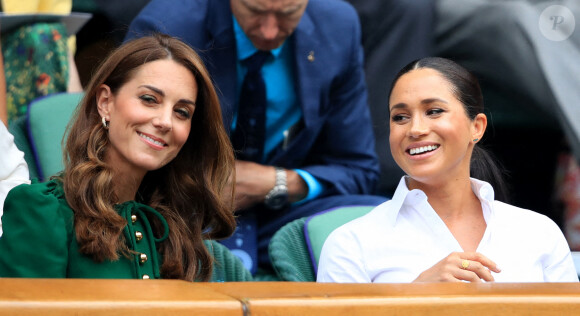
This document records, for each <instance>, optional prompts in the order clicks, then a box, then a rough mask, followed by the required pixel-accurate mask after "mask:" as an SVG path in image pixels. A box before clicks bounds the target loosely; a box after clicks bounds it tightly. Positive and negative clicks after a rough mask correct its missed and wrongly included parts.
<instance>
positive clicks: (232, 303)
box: [0, 279, 580, 316]
mask: <svg viewBox="0 0 580 316" xmlns="http://www.w3.org/2000/svg"><path fill="white" fill-rule="evenodd" d="M578 313H580V283H481V284H470V283H454V284H451V283H424V284H317V283H292V282H247V283H241V282H240V283H188V282H185V281H177V280H73V279H68V280H63V279H0V315H14V314H17V315H56V314H58V315H67V314H68V315H129V314H138V315H171V316H176V315H212V316H213V315H216V316H217V315H252V316H255V315H333V316H337V315H345V314H346V315H378V314H380V315H389V314H391V315H395V314H398V315H426V314H427V315H446V316H448V315H461V316H466V315H469V316H473V315H491V314H509V315H530V314H543V315H558V316H563V315H572V314H578Z"/></svg>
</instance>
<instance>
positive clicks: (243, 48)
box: [232, 15, 286, 61]
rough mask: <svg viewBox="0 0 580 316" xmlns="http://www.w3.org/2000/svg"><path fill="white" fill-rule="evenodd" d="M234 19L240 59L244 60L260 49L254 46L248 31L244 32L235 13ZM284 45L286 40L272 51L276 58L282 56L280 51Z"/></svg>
mask: <svg viewBox="0 0 580 316" xmlns="http://www.w3.org/2000/svg"><path fill="white" fill-rule="evenodd" d="M232 20H233V21H234V34H235V36H236V48H237V52H238V61H242V60H244V59H246V58H248V57H250V56H252V55H253V54H254V53H255V52H257V51H258V49H257V48H256V47H254V44H253V43H252V41H250V39H249V38H248V36H247V35H246V33H244V31H243V30H242V27H241V26H240V24H239V23H238V20H236V17H235V16H234V15H232ZM284 45H286V41H284V43H282V45H280V47H278V48H276V49H273V50H271V51H270V52H271V53H272V55H273V56H274V58H278V57H279V56H280V53H281V52H282V48H283V47H284Z"/></svg>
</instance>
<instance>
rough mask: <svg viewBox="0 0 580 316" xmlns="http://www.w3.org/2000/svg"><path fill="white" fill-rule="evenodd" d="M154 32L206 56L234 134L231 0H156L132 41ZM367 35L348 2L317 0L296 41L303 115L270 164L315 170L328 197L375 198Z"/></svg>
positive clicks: (140, 17) (139, 19)
mask: <svg viewBox="0 0 580 316" xmlns="http://www.w3.org/2000/svg"><path fill="white" fill-rule="evenodd" d="M152 32H160V33H165V34H169V35H171V36H175V37H178V38H180V39H182V40H183V41H184V42H186V43H187V44H189V45H190V46H192V47H193V48H194V49H195V50H196V51H197V52H198V53H199V54H200V56H201V57H202V59H203V60H204V62H205V64H206V66H207V68H208V70H209V72H210V74H211V75H212V78H213V80H214V81H215V84H216V88H217V90H218V94H219V96H220V102H221V107H222V115H223V120H224V124H225V127H226V129H229V128H230V127H231V125H232V124H231V123H232V118H233V113H234V112H235V110H236V107H237V100H236V85H237V84H238V83H237V75H236V56H237V55H236V41H235V36H234V30H233V21H232V12H231V8H230V0H172V1H168V0H152V1H151V2H150V3H149V4H148V5H147V6H146V7H145V8H144V9H143V10H142V11H141V12H140V13H139V15H138V16H137V17H136V18H135V20H133V22H132V23H131V26H130V28H129V32H128V33H127V38H126V39H127V40H128V39H131V38H135V37H140V36H145V35H148V34H151V33H152ZM360 36H361V35H360V25H359V21H358V17H357V15H356V11H355V10H354V9H353V8H352V7H351V6H350V5H349V4H348V3H346V2H343V1H338V0H310V1H309V3H308V6H307V8H306V11H305V13H304V15H303V17H302V19H301V20H300V23H299V24H298V26H297V28H296V30H295V31H294V33H293V34H292V36H291V37H290V38H289V39H288V41H290V42H289V43H288V44H290V45H292V47H293V50H294V57H295V78H296V82H295V87H296V93H297V99H298V100H299V103H300V106H301V107H302V113H303V117H302V121H301V123H300V128H299V130H298V131H297V132H296V133H292V134H293V135H292V136H291V138H290V139H289V140H288V143H287V146H286V148H282V146H279V147H278V148H277V149H275V150H274V152H273V153H272V154H271V155H270V157H268V161H267V164H269V165H274V166H280V167H284V168H287V169H297V168H299V169H303V170H305V171H307V172H309V173H310V174H312V175H313V176H314V177H315V178H317V179H318V180H319V181H321V182H322V183H324V184H325V186H326V190H325V191H324V192H323V193H322V195H323V196H326V195H334V194H368V193H373V190H374V186H375V184H376V182H377V180H378V176H379V164H378V159H377V156H376V153H375V149H374V146H375V139H374V135H373V131H372V126H371V120H370V114H369V109H368V105H367V92H366V85H365V81H364V72H363V51H362V46H361V37H360ZM309 55H313V57H314V60H312V59H311V58H310V59H309V58H308V56H309ZM386 88H387V87H385V89H386ZM387 120H388V117H385V124H388V121H387ZM385 145H386V144H385Z"/></svg>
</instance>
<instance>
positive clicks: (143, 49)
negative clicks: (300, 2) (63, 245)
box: [61, 34, 235, 281]
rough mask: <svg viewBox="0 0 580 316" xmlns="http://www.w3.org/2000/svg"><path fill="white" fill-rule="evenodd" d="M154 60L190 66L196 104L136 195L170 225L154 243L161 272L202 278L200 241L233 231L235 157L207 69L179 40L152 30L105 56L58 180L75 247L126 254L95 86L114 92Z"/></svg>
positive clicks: (98, 254) (95, 253) (73, 127)
mask: <svg viewBox="0 0 580 316" xmlns="http://www.w3.org/2000/svg"><path fill="white" fill-rule="evenodd" d="M160 59H170V60H173V61H175V62H177V63H179V64H180V65H183V66H184V67H186V68H187V69H189V70H190V71H191V73H192V74H193V76H194V78H195V80H196V83H197V85H198V95H197V100H196V109H195V112H194V114H193V117H192V121H191V131H190V134H189V137H188V139H187V142H186V143H185V145H184V146H183V147H182V149H181V151H180V152H179V153H178V155H177V156H176V157H175V159H173V160H172V161H171V162H170V163H168V164H167V165H165V166H164V167H162V168H160V169H158V170H154V171H150V172H148V173H147V174H146V175H145V177H144V178H143V181H142V183H141V185H140V187H139V189H138V192H137V195H136V196H137V198H138V202H141V203H143V204H146V205H149V206H151V207H152V208H154V209H156V210H157V211H159V212H160V213H161V214H162V215H163V217H164V218H165V219H166V221H167V224H168V225H169V237H168V238H167V239H166V240H165V241H163V242H161V243H158V244H157V247H158V251H159V252H160V254H161V257H162V258H163V263H162V265H161V268H160V270H161V271H160V273H161V276H162V277H163V278H174V279H184V280H190V281H193V280H199V281H207V280H209V278H210V277H211V273H212V266H213V258H212V256H211V255H210V254H209V252H208V250H207V249H206V248H205V246H204V244H203V240H204V239H220V238H225V237H228V236H230V235H231V234H232V233H233V231H234V230H235V219H234V215H233V202H232V201H233V189H232V188H231V186H229V185H228V178H229V177H233V176H234V156H233V150H232V147H231V144H230V141H229V138H228V136H227V133H226V131H225V129H224V126H223V123H222V116H221V109H220V104H219V100H218V97H217V94H216V91H215V89H214V86H213V83H212V80H211V78H210V76H209V73H208V72H207V69H206V68H205V66H204V65H203V62H202V61H201V59H200V57H199V56H198V55H197V54H196V53H195V52H194V51H193V49H191V48H190V47H189V46H187V45H186V44H185V43H183V42H182V41H180V40H178V39H176V38H172V37H169V36H166V35H161V34H156V35H153V36H148V37H143V38H140V39H136V40H133V41H130V42H128V43H126V44H124V45H122V46H121V47H119V48H117V49H116V50H115V51H113V52H112V53H111V54H110V55H109V56H108V58H106V60H105V61H104V62H103V63H102V64H101V66H100V67H99V68H98V70H97V71H96V73H95V74H94V76H93V78H92V80H91V81H90V83H89V84H88V86H87V88H86V94H85V96H84V98H83V99H82V101H81V103H80V104H79V106H78V107H77V110H76V113H75V116H74V119H73V120H72V123H71V124H70V125H69V127H68V137H67V140H66V143H65V150H64V161H65V169H64V174H63V176H62V178H61V179H62V182H63V186H64V192H65V196H66V200H67V202H68V204H69V205H70V207H71V208H72V209H73V210H74V213H75V221H74V227H75V231H76V238H77V241H78V244H79V251H80V252H81V253H84V254H87V255H89V256H91V257H92V258H93V259H94V260H95V261H97V262H102V261H103V260H117V259H119V256H120V255H127V256H128V255H130V254H131V251H130V250H129V249H128V247H127V245H126V241H125V239H124V237H123V233H122V232H123V229H124V227H125V225H127V221H126V220H125V219H124V218H123V217H121V216H120V215H118V214H117V212H116V211H115V210H114V208H113V205H114V202H115V201H117V196H116V193H115V191H114V190H113V185H112V184H113V171H112V168H111V166H109V165H108V164H107V163H106V162H105V161H104V160H103V159H104V157H105V152H106V151H107V149H108V147H109V144H110V143H109V139H108V133H107V132H106V130H105V129H104V128H103V126H102V124H101V117H100V116H99V113H98V109H97V91H98V89H99V87H100V86H101V85H102V84H105V85H107V86H109V87H110V89H111V91H112V93H113V94H116V93H117V92H118V91H119V89H120V88H121V87H122V86H123V85H124V84H125V83H126V82H128V81H129V80H131V79H132V77H133V76H134V74H135V72H136V71H137V69H139V67H140V66H142V65H144V64H145V63H148V62H152V61H155V60H160ZM151 221H152V223H153V224H152V225H153V229H154V231H156V232H163V226H162V225H161V223H160V222H159V221H158V220H156V219H154V218H152V219H151Z"/></svg>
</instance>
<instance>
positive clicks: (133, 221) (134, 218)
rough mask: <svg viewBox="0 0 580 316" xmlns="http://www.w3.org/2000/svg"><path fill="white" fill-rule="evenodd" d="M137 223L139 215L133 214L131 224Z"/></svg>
mask: <svg viewBox="0 0 580 316" xmlns="http://www.w3.org/2000/svg"><path fill="white" fill-rule="evenodd" d="M136 221H137V215H135V214H132V215H131V223H135V222H136Z"/></svg>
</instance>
